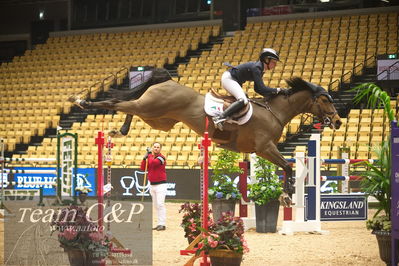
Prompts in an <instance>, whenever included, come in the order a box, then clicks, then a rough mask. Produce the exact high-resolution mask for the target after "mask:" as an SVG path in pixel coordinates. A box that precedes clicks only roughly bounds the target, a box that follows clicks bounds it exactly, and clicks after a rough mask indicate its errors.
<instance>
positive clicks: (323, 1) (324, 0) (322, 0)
mask: <svg viewBox="0 0 399 266" xmlns="http://www.w3.org/2000/svg"><path fill="white" fill-rule="evenodd" d="M320 2H322V3H328V2H330V0H320Z"/></svg>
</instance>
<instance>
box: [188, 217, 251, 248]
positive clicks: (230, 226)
mask: <svg viewBox="0 0 399 266" xmlns="http://www.w3.org/2000/svg"><path fill="white" fill-rule="evenodd" d="M201 230H202V231H204V233H205V237H204V238H202V240H201V241H200V242H199V243H198V249H197V251H196V254H197V255H199V254H200V253H201V252H202V251H205V252H206V253H209V251H211V250H216V249H225V250H231V251H233V252H236V253H239V254H243V253H244V252H249V249H248V245H247V242H246V241H245V238H244V223H243V221H242V219H241V218H240V217H234V216H233V214H232V213H231V212H225V213H223V214H222V217H221V219H220V220H219V221H217V222H216V223H212V224H211V225H210V226H209V228H208V230H207V231H205V230H204V229H203V228H202V229H201Z"/></svg>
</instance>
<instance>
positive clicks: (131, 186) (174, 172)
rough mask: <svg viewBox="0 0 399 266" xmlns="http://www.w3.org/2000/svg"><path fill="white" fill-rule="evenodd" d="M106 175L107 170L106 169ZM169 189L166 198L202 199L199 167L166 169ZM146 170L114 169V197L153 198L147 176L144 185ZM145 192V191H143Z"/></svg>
mask: <svg viewBox="0 0 399 266" xmlns="http://www.w3.org/2000/svg"><path fill="white" fill-rule="evenodd" d="M104 174H105V176H106V171H105V173H104ZM166 175H167V186H168V191H167V194H166V199H179V200H200V170H199V169H166ZM105 179H106V178H105ZM143 181H144V171H142V170H140V169H137V168H136V169H135V168H117V169H114V168H113V169H112V181H111V183H112V187H113V188H112V192H111V193H112V198H116V199H141V197H142V195H144V199H149V198H151V196H150V192H149V189H150V184H149V181H148V178H147V181H146V184H145V185H144V186H143ZM143 192H144V193H143Z"/></svg>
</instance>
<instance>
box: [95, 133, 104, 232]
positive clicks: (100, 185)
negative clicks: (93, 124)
mask: <svg viewBox="0 0 399 266" xmlns="http://www.w3.org/2000/svg"><path fill="white" fill-rule="evenodd" d="M104 143H105V140H104V132H102V131H98V135H97V138H96V144H97V146H98V154H97V155H98V165H97V204H98V227H99V228H100V230H101V229H102V228H103V216H104V171H103V160H104V158H103V149H104Z"/></svg>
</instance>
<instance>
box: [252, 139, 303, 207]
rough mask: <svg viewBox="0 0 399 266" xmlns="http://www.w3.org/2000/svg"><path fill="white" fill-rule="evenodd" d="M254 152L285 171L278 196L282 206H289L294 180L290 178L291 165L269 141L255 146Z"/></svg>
mask: <svg viewBox="0 0 399 266" xmlns="http://www.w3.org/2000/svg"><path fill="white" fill-rule="evenodd" d="M256 150H257V151H256V154H257V155H258V156H260V157H262V158H265V159H266V160H268V161H270V162H271V163H273V164H275V165H277V166H279V167H281V168H282V169H283V170H284V172H285V179H284V185H283V194H282V196H281V198H280V201H281V203H282V204H283V205H284V206H288V207H289V206H290V205H291V203H292V194H293V193H294V183H295V180H294V179H293V178H292V167H291V166H290V164H289V163H288V162H287V161H286V160H285V159H284V157H283V155H281V153H280V152H279V150H278V149H277V146H276V145H275V144H274V143H272V142H269V143H267V144H264V145H261V146H260V147H257V149H256Z"/></svg>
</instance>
